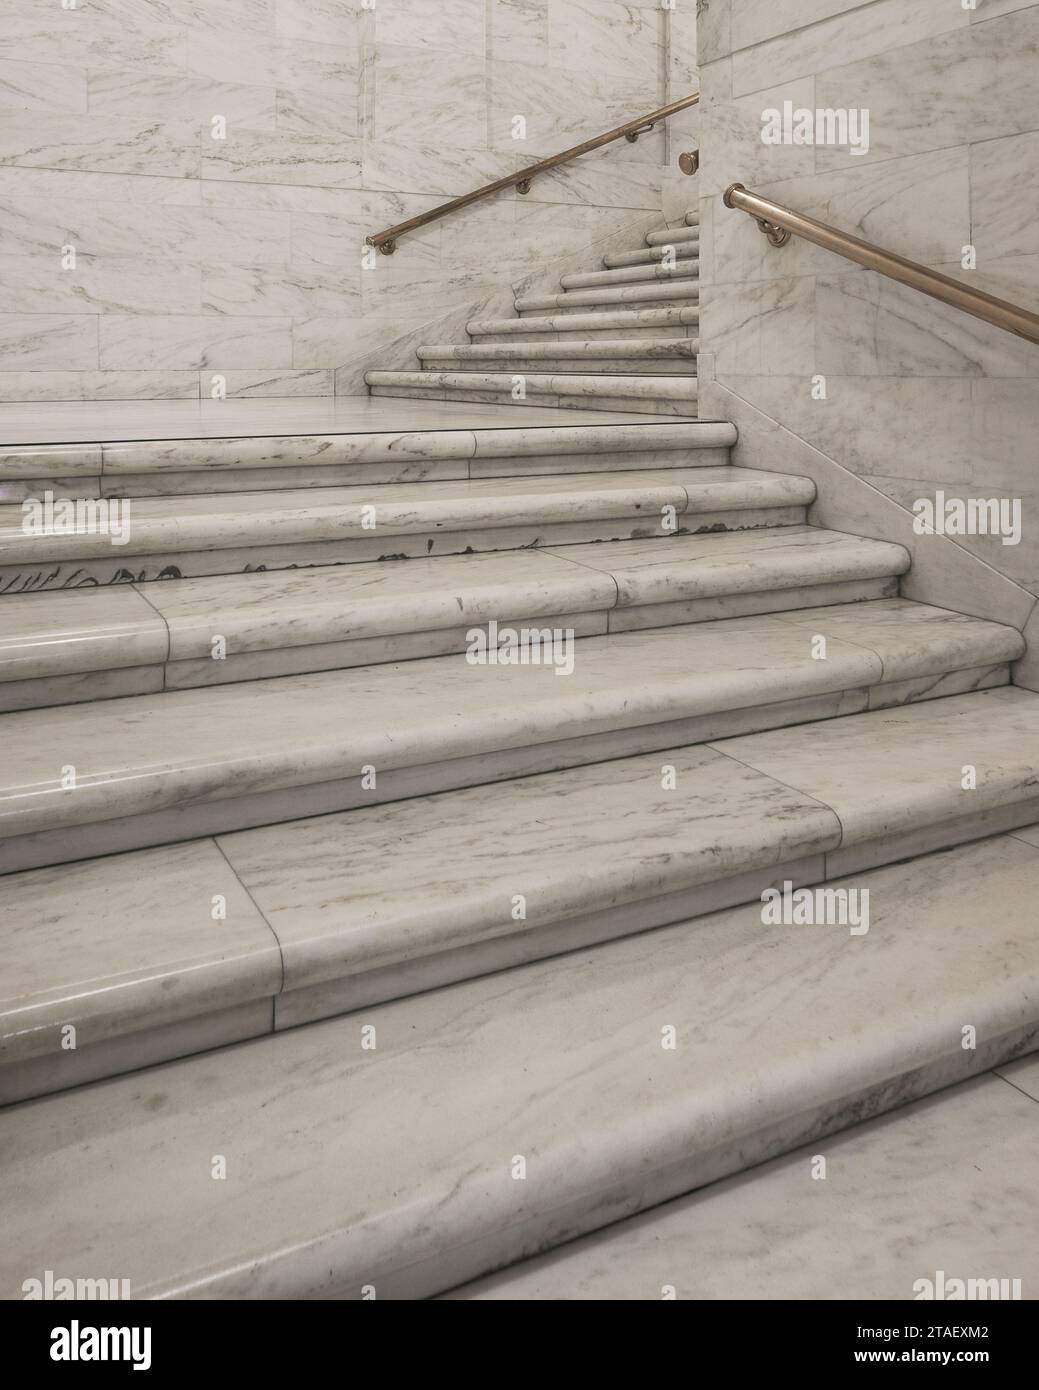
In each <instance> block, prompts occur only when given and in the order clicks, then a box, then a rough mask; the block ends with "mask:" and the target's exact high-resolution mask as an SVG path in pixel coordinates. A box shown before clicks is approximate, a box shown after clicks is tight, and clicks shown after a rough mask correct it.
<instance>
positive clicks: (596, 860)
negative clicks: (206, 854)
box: [220, 748, 840, 990]
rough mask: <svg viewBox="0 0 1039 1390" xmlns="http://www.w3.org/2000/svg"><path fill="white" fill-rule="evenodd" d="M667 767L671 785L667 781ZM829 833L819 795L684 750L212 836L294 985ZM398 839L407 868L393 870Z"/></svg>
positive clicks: (831, 824) (584, 906)
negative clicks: (521, 907)
mask: <svg viewBox="0 0 1039 1390" xmlns="http://www.w3.org/2000/svg"><path fill="white" fill-rule="evenodd" d="M667 766H672V767H673V768H674V769H675V778H676V785H675V787H674V788H671V789H662V782H663V780H664V779H663V777H662V767H667ZM763 821H764V823H765V824H766V825H767V826H768V832H767V833H766V834H762V822H763ZM839 839H840V827H839V824H838V822H837V819H836V817H835V816H834V815H833V814H832V813H831V812H829V811H827V810H825V809H824V808H823V807H821V806H819V805H818V804H817V803H816V802H814V801H813V800H811V799H806V798H802V797H800V796H798V795H797V794H796V793H794V794H792V793H791V792H790V791H789V790H788V789H787V788H786V787H783V786H781V785H780V784H779V783H777V782H773V781H771V780H770V779H767V778H762V777H760V776H758V775H756V774H748V772H747V769H746V768H744V767H742V766H741V765H740V764H739V763H737V762H735V761H734V760H732V759H727V758H724V757H722V756H721V755H720V754H715V753H708V752H706V751H705V750H703V749H702V748H689V749H671V750H664V751H662V752H661V753H659V754H652V755H648V756H644V757H642V758H637V759H629V760H624V761H621V762H614V763H603V764H599V765H597V766H592V767H587V768H580V769H577V770H575V771H571V772H568V773H566V774H565V775H561V774H556V773H549V774H548V775H547V776H542V777H532V778H523V779H521V780H519V781H514V782H506V783H501V784H499V785H497V786H494V785H491V786H485V787H473V788H470V789H468V790H465V791H460V792H452V793H449V794H447V795H445V796H442V797H438V798H433V799H431V800H416V801H401V802H396V803H394V804H392V805H388V806H382V807H378V808H372V809H370V810H367V811H365V810H361V811H353V812H347V813H345V814H343V815H340V816H329V817H321V818H319V819H317V820H312V821H303V822H295V823H294V824H292V825H291V826H285V825H282V826H278V827H271V828H270V829H269V830H262V829H261V830H252V831H247V832H245V833H243V834H241V835H237V836H228V837H224V838H222V839H221V842H220V843H221V847H222V849H223V851H224V853H225V854H226V855H227V857H228V860H229V862H230V863H231V864H232V866H233V867H234V869H235V872H236V873H237V874H238V876H239V877H240V879H241V881H242V882H243V884H244V885H245V886H246V888H247V889H248V891H249V893H250V895H251V896H252V898H253V901H254V902H256V903H257V904H258V906H259V908H260V910H261V911H262V912H263V914H264V916H265V917H266V919H267V921H268V922H270V924H271V926H272V928H273V930H274V931H275V933H276V934H277V937H278V940H279V942H280V944H281V947H282V950H283V953H284V959H285V968H286V976H285V987H286V989H289V990H293V989H299V988H303V987H306V986H309V985H312V984H316V983H320V982H322V981H326V980H333V979H339V978H341V977H343V976H347V975H353V974H356V973H359V972H362V971H366V970H372V969H377V968H380V967H383V966H387V965H391V964H399V963H403V962H405V961H407V960H412V959H415V958H417V957H420V956H425V955H433V954H437V953H440V952H443V951H451V950H458V951H460V949H461V948H463V947H469V946H476V945H478V944H479V943H481V942H484V941H489V940H492V939H495V938H498V937H504V936H509V935H513V934H524V933H527V932H534V931H537V930H539V929H540V928H543V927H545V926H547V925H549V924H552V923H563V922H566V921H568V920H569V919H570V918H572V917H575V916H583V915H586V914H590V913H596V912H603V913H607V912H608V911H609V910H611V909H613V908H617V907H620V906H621V905H626V904H635V903H637V902H640V901H642V900H644V899H647V898H654V897H657V896H659V895H661V894H671V893H677V892H679V891H680V890H684V889H687V888H690V887H692V886H693V885H697V884H706V883H710V882H713V881H714V880H718V879H723V878H727V877H729V876H730V875H733V874H736V873H743V872H749V871H750V870H755V869H761V868H764V867H766V866H770V865H774V864H777V863H780V862H784V861H785V860H787V859H797V858H800V857H802V856H804V855H808V854H814V853H819V852H822V851H824V850H825V849H827V848H832V847H834V846H836V844H837V843H838V841H839ZM403 844H406V845H407V856H408V868H407V872H406V873H404V874H401V875H400V876H399V877H398V876H396V875H394V876H393V877H392V879H391V880H389V881H388V879H387V872H386V869H387V864H388V863H389V862H390V861H391V860H392V859H393V857H394V856H395V853H396V851H395V850H394V848H393V847H394V846H396V845H403ZM462 865H464V866H465V868H464V887H463V885H462V883H461V882H460V881H459V870H460V868H461V866H462ZM516 894H522V895H523V898H524V900H525V917H524V918H523V920H522V921H519V922H517V921H516V920H515V917H514V913H513V912H512V904H513V902H514V895H516ZM456 969H458V970H460V971H463V972H464V965H463V964H461V963H459V964H458V965H457V966H456ZM456 978H457V976H456Z"/></svg>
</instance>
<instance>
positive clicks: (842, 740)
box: [725, 687, 1039, 845]
mask: <svg viewBox="0 0 1039 1390" xmlns="http://www.w3.org/2000/svg"><path fill="white" fill-rule="evenodd" d="M1037 726H1039V696H1036V695H1034V694H1032V693H1031V692H1030V691H1025V690H1018V689H1013V688H1009V687H1008V688H1006V689H1003V690H992V691H988V692H985V693H982V694H977V695H964V696H960V697H958V698H957V699H954V700H949V701H938V702H937V703H929V704H927V705H926V706H924V705H907V706H903V707H901V708H898V709H891V710H881V711H877V712H874V713H871V714H866V715H860V716H857V717H856V719H855V720H853V721H849V720H835V721H831V722H826V723H819V724H815V725H811V726H806V727H805V728H802V729H798V730H785V731H783V732H782V733H775V734H770V733H764V734H753V735H751V736H750V737H749V738H745V739H733V740H729V742H728V743H727V745H726V747H725V751H727V752H728V753H729V754H730V756H732V757H735V758H739V759H740V760H741V761H744V762H746V763H747V764H748V766H750V767H754V768H756V769H757V770H758V771H761V772H764V773H766V774H767V775H768V776H770V777H775V778H777V779H778V780H780V781H785V782H786V783H787V784H788V785H791V786H794V787H796V788H797V789H798V790H800V791H802V792H804V793H805V794H807V795H810V796H816V797H818V798H819V799H820V800H821V801H822V802H823V803H824V804H825V805H827V806H832V808H833V809H834V811H836V813H837V815H838V816H839V817H840V819H841V824H842V826H843V827H844V841H843V843H844V844H845V845H848V844H852V843H857V842H862V841H865V840H869V839H877V838H880V837H881V836H888V835H895V834H898V833H900V832H901V833H906V832H908V831H910V830H911V829H912V828H913V827H914V826H916V825H917V824H922V823H924V822H926V821H927V820H928V819H933V820H939V821H940V820H942V819H944V820H952V819H955V818H957V817H960V818H962V817H970V816H980V815H981V814H982V813H983V812H984V811H987V810H989V809H993V808H999V807H1003V806H1007V805H1012V804H1014V803H1017V802H1028V801H1030V800H1031V799H1032V798H1034V796H1035V787H1036V753H1035V750H1036V748H1037V747H1039V743H1037V741H1036V728H1037ZM837 749H839V750H840V752H839V756H838V757H834V756H833V754H834V751H835V750H837ZM969 768H974V769H975V770H976V781H977V787H976V789H969V785H968V788H965V787H964V785H963V784H964V782H965V781H967V782H968V784H969V780H970V779H969V777H968V774H967V773H966V772H965V769H969Z"/></svg>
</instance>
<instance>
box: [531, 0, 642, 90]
mask: <svg viewBox="0 0 1039 1390" xmlns="http://www.w3.org/2000/svg"><path fill="white" fill-rule="evenodd" d="M663 36H664V26H663V13H662V11H660V10H654V9H650V8H645V9H643V8H639V7H637V6H634V5H629V4H623V3H619V0H548V42H549V49H550V52H551V61H552V63H553V65H554V66H558V67H562V68H577V69H578V70H579V71H583V72H588V71H592V72H595V73H596V74H603V75H606V74H612V73H615V74H616V75H617V76H618V77H623V78H625V79H626V80H628V81H631V80H632V79H635V80H637V81H642V82H644V83H645V84H646V88H647V91H648V90H650V84H651V83H653V82H655V81H656V80H658V75H659V72H660V66H661V61H662V49H663ZM633 115H638V112H637V111H636V112H633Z"/></svg>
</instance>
